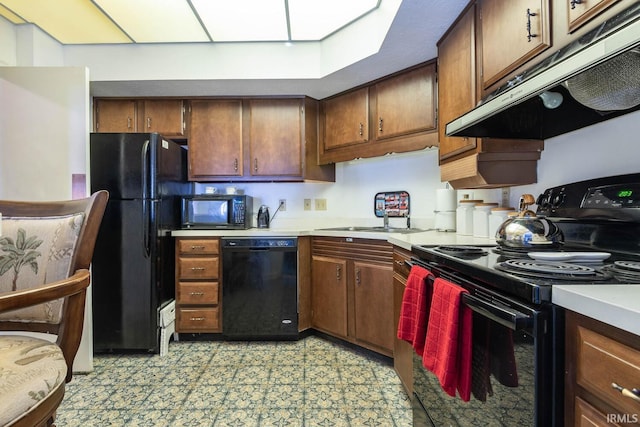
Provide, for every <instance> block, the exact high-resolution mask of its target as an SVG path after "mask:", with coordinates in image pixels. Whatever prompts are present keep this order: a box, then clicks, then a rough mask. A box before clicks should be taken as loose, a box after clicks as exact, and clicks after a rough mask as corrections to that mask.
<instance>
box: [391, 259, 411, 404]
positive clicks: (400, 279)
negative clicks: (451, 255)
mask: <svg viewBox="0 0 640 427" xmlns="http://www.w3.org/2000/svg"><path fill="white" fill-rule="evenodd" d="M410 258H411V252H410V251H407V250H405V249H402V248H400V247H398V246H394V247H393V319H394V323H393V325H394V329H393V330H394V342H393V368H394V369H395V371H396V373H397V374H398V377H400V381H401V382H402V385H403V386H404V389H405V390H406V392H407V394H408V395H409V396H411V395H412V394H413V352H414V350H413V347H412V346H411V344H409V343H408V342H407V341H404V340H401V339H398V338H397V334H396V333H395V331H397V330H398V322H399V320H400V307H402V297H403V296H404V288H405V287H406V286H407V278H408V277H409V272H410V270H411V269H410V267H409V266H408V265H407V264H406V263H405V261H408V260H409V259H410Z"/></svg>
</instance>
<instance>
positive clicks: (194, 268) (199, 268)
mask: <svg viewBox="0 0 640 427" xmlns="http://www.w3.org/2000/svg"><path fill="white" fill-rule="evenodd" d="M204 270H205V268H204V267H191V271H204Z"/></svg>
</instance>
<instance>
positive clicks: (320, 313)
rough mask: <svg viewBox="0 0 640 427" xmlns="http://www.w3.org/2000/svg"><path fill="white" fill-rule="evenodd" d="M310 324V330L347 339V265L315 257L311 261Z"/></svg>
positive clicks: (333, 259)
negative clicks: (316, 329)
mask: <svg viewBox="0 0 640 427" xmlns="http://www.w3.org/2000/svg"><path fill="white" fill-rule="evenodd" d="M311 271H312V279H311V283H312V284H311V323H312V325H313V327H315V328H318V329H320V330H323V331H327V332H330V333H333V334H336V335H338V336H341V337H346V336H347V262H346V261H345V260H342V259H337V258H328V257H321V256H314V257H313V258H312V261H311Z"/></svg>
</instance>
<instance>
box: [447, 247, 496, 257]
mask: <svg viewBox="0 0 640 427" xmlns="http://www.w3.org/2000/svg"><path fill="white" fill-rule="evenodd" d="M434 250H436V251H438V252H442V253H444V254H447V255H453V256H456V257H461V258H475V257H479V256H483V255H486V254H487V251H485V250H484V249H482V248H481V247H478V246H464V245H456V246H437V247H436V248H434Z"/></svg>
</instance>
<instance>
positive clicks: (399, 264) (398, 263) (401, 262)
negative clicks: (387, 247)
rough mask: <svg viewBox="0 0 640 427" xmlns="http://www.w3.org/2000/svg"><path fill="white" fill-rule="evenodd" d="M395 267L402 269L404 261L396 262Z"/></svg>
mask: <svg viewBox="0 0 640 427" xmlns="http://www.w3.org/2000/svg"><path fill="white" fill-rule="evenodd" d="M396 265H398V266H399V267H404V261H400V260H396Z"/></svg>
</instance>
